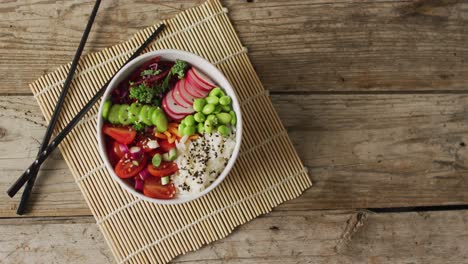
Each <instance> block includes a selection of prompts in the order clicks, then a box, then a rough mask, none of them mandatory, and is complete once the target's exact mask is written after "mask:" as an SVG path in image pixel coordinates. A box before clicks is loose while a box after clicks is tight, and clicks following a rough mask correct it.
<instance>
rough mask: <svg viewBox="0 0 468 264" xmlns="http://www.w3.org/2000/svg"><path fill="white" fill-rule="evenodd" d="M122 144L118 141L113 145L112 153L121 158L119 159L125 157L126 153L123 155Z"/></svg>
mask: <svg viewBox="0 0 468 264" xmlns="http://www.w3.org/2000/svg"><path fill="white" fill-rule="evenodd" d="M120 144H121V143H119V142H117V141H114V143H113V144H112V151H113V152H114V154H115V155H116V156H117V157H119V159H121V158H122V157H123V156H124V155H125V153H123V152H122V149H121V148H120Z"/></svg>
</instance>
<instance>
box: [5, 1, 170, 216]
mask: <svg viewBox="0 0 468 264" xmlns="http://www.w3.org/2000/svg"><path fill="white" fill-rule="evenodd" d="M100 4H101V0H96V3H95V4H94V8H93V11H92V13H91V15H90V17H89V20H88V24H87V25H86V29H85V31H84V33H83V36H82V37H81V41H80V45H79V47H78V50H77V51H76V54H75V57H74V58H73V62H72V64H71V67H70V71H69V72H68V75H67V79H66V80H65V83H64V85H63V88H62V91H61V93H60V96H59V98H58V100H57V103H56V105H55V109H54V112H53V114H52V118H51V120H50V122H49V125H48V127H47V130H46V133H45V135H44V139H43V141H42V144H41V146H40V148H39V152H38V154H37V157H36V160H35V161H34V162H33V163H32V164H31V165H30V166H29V167H28V169H27V170H26V171H25V172H24V173H23V174H22V175H21V176H20V177H19V178H18V179H17V180H16V182H15V183H14V184H13V185H12V186H11V187H10V188H9V189H8V191H7V194H8V195H9V196H10V197H13V196H15V195H16V193H17V192H18V191H19V190H20V189H21V187H23V186H24V184H26V182H27V184H26V187H25V190H24V192H23V195H22V197H21V201H20V205H19V206H18V209H17V211H16V213H17V214H18V215H22V214H24V212H25V209H26V204H27V201H28V200H29V196H30V194H31V191H32V188H33V186H34V183H35V180H36V178H37V173H38V172H39V169H40V167H41V165H42V163H43V162H44V161H45V160H46V159H47V157H48V156H49V155H50V153H52V151H54V150H55V149H56V148H57V146H58V145H59V144H60V142H62V140H63V139H64V138H65V137H66V136H67V134H68V133H70V131H71V130H72V129H73V128H74V127H75V126H76V124H78V122H79V121H80V120H81V118H83V116H84V115H85V114H86V113H87V112H88V111H89V110H90V109H91V108H92V107H93V106H94V104H96V103H97V102H98V101H99V99H100V98H101V96H102V95H103V94H104V92H105V91H106V88H107V86H108V85H109V83H110V81H111V80H112V79H113V78H114V76H115V74H114V76H112V77H111V78H110V79H109V80H108V81H107V82H106V83H105V84H104V86H102V87H101V89H99V91H98V92H97V93H96V94H95V95H94V96H93V98H91V100H90V101H89V102H88V103H87V104H86V105H85V106H84V107H83V108H82V109H81V110H80V111H79V112H78V113H77V114H76V116H75V117H74V118H73V119H72V120H71V121H70V122H69V123H68V124H67V125H66V126H65V128H64V129H63V130H62V131H61V132H60V133H59V134H58V135H57V136H56V137H55V138H54V139H53V140H52V141H51V142H50V138H51V137H52V132H53V130H54V127H55V124H56V123H57V119H58V117H59V113H60V111H61V108H62V105H63V102H64V100H65V96H66V94H67V92H68V89H69V87H70V84H71V81H72V79H73V76H74V74H75V71H76V68H77V66H78V62H79V60H80V57H81V53H82V52H83V49H84V46H85V43H86V40H87V39H88V35H89V32H90V31H91V27H92V25H93V22H94V18H95V17H96V14H97V11H98V9H99V5H100ZM163 29H164V24H161V25H160V26H159V27H158V28H157V29H156V30H155V31H154V32H153V33H152V34H151V35H150V36H149V37H148V38H147V39H146V40H145V42H144V43H143V44H142V45H141V46H140V47H139V48H138V49H137V50H136V51H135V52H134V53H133V54H132V56H131V57H130V58H129V59H128V60H127V61H126V62H125V63H124V64H123V65H122V67H123V66H125V65H126V64H127V63H129V62H130V61H131V60H133V59H134V58H136V57H137V56H138V55H140V54H141V52H143V50H144V49H146V48H147V47H148V45H149V44H150V43H151V42H152V41H153V40H154V39H155V38H156V36H158V35H159V33H160V32H161V31H162V30H163ZM49 142H50V143H49Z"/></svg>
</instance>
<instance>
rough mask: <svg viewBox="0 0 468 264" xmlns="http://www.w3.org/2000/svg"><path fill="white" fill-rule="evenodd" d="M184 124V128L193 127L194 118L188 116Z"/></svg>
mask: <svg viewBox="0 0 468 264" xmlns="http://www.w3.org/2000/svg"><path fill="white" fill-rule="evenodd" d="M184 121H185V122H184V124H185V125H186V126H193V125H195V118H194V117H193V115H188V116H186V117H185V118H184Z"/></svg>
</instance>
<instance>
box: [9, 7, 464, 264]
mask: <svg viewBox="0 0 468 264" xmlns="http://www.w3.org/2000/svg"><path fill="white" fill-rule="evenodd" d="M201 2H202V1H201V0H199V1H188V0H184V1H150V0H140V1H131V0H127V1H125V0H119V1H103V3H102V4H101V8H100V11H99V14H98V17H97V19H96V23H95V26H94V27H93V31H92V33H91V36H90V39H89V40H88V44H87V46H86V50H85V52H92V51H99V50H101V49H103V48H105V47H108V46H111V45H114V44H117V43H119V42H121V41H124V40H126V39H128V38H129V37H130V36H131V35H132V34H133V33H135V32H136V31H138V30H139V29H141V28H143V27H145V26H148V25H151V24H154V23H155V22H156V21H158V20H160V19H163V18H169V17H172V16H174V15H175V14H177V13H178V12H180V11H181V10H183V9H186V8H188V7H191V6H194V5H197V4H199V3H201ZM223 4H224V5H225V6H227V7H228V8H229V16H230V17H231V19H232V21H233V23H234V26H235V29H236V30H237V32H238V33H239V36H240V38H241V41H242V42H243V43H244V44H245V46H246V47H248V49H249V55H250V58H251V60H252V62H253V64H254V66H255V68H256V70H257V73H258V75H259V76H260V79H261V81H262V82H263V84H264V85H265V88H266V89H268V90H269V91H270V95H271V99H272V100H273V102H274V105H275V107H276V110H277V111H278V113H279V115H280V117H281V120H282V121H283V123H284V125H285V126H286V128H287V129H288V132H289V135H290V137H291V139H292V141H293V142H294V145H295V147H296V149H297V151H298V152H299V154H300V157H301V158H302V160H303V162H304V164H305V165H306V166H307V168H308V169H309V174H310V177H311V178H312V180H313V182H314V186H313V187H312V188H311V189H309V190H308V191H306V192H305V194H303V195H302V196H301V197H300V198H298V199H295V200H292V201H289V202H286V203H284V204H283V205H281V206H279V207H278V208H276V209H275V210H274V211H273V212H272V213H270V214H268V215H265V216H262V217H259V218H258V219H256V220H254V221H252V222H250V223H248V224H246V225H243V226H241V227H240V228H238V230H236V231H235V232H234V233H233V234H232V235H230V236H229V237H227V238H226V239H223V240H220V241H218V242H215V243H213V244H210V245H208V246H205V247H204V248H202V249H201V250H199V251H197V252H191V253H189V254H187V255H185V256H181V257H179V258H177V259H175V260H174V263H356V262H368V263H468V211H467V210H465V209H468V206H465V204H468V146H467V145H468V90H467V88H468V63H467V60H468V2H467V1H457V0H446V1H438V0H427V1H422V0H421V1H407V0H395V1H389V0H385V1H384V0H379V1H360V0H353V1H351V0H341V1H323V0H291V1H282V0H271V1H266V0H263V1H261V0H251V1H240V0H226V1H223ZM92 5H93V1H91V0H87V1H65V0H59V1H47V0H37V1H32V0H20V1H1V2H0V80H2V85H0V108H1V110H0V116H1V118H0V185H1V188H0V189H1V190H2V193H3V196H2V197H3V198H2V199H1V200H0V236H1V238H0V262H1V263H112V262H113V261H114V260H113V257H112V255H111V253H110V250H109V249H108V248H107V245H106V244H105V242H104V240H103V237H102V236H101V234H100V232H99V230H98V228H97V226H96V225H95V221H94V219H93V217H92V216H91V213H90V211H89V209H88V208H87V206H86V204H85V202H84V199H83V197H82V196H81V193H80V191H79V190H78V187H77V186H76V184H75V183H74V181H73V179H72V176H71V174H70V172H69V170H68V168H67V166H66V164H65V163H64V161H63V159H62V156H61V155H60V153H58V152H57V153H55V154H54V155H53V157H52V158H51V159H50V160H49V161H48V162H47V164H46V166H44V169H43V171H42V174H41V177H40V178H39V180H38V182H37V188H35V189H34V193H33V203H31V205H32V208H30V214H28V215H26V216H25V217H17V216H16V215H15V209H16V206H17V204H18V199H19V198H18V197H19V196H20V195H18V197H17V198H15V199H9V198H8V197H7V196H6V194H5V190H6V188H7V187H8V186H9V185H10V184H11V183H12V182H13V181H14V179H16V178H17V177H18V176H19V175H20V173H21V172H22V171H23V169H24V168H25V167H26V165H27V164H29V163H30V162H31V161H32V160H33V157H34V156H35V154H36V152H37V149H38V147H39V142H40V140H41V138H42V135H43V133H44V132H45V122H44V119H43V117H42V115H41V113H40V111H39V107H38V106H37V104H36V101H35V99H34V98H33V97H32V95H31V92H30V90H29V88H28V83H29V82H31V81H33V80H35V79H36V78H37V77H39V76H40V75H42V74H44V73H47V72H50V71H52V70H54V69H56V68H57V67H58V66H59V65H62V64H65V63H67V62H69V61H70V60H71V59H72V57H73V54H74V52H75V50H76V47H77V45H78V42H79V39H80V37H81V34H82V31H83V29H84V25H85V23H86V20H87V17H88V14H89V12H90V10H91V8H92Z"/></svg>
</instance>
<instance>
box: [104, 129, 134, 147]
mask: <svg viewBox="0 0 468 264" xmlns="http://www.w3.org/2000/svg"><path fill="white" fill-rule="evenodd" d="M102 132H103V133H104V134H106V135H108V136H109V137H111V138H113V139H114V140H115V141H117V142H119V143H122V144H125V145H128V144H130V143H132V142H133V140H135V137H136V131H135V129H133V128H131V127H129V126H113V125H110V124H104V126H103V127H102Z"/></svg>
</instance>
